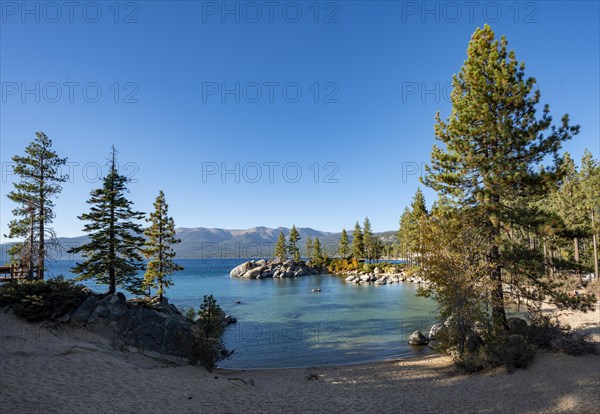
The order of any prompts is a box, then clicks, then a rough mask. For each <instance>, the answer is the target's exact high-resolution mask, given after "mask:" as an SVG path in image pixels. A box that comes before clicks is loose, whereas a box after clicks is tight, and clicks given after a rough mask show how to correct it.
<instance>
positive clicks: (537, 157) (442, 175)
mask: <svg viewBox="0 0 600 414" xmlns="http://www.w3.org/2000/svg"><path fill="white" fill-rule="evenodd" d="M524 69H525V65H524V64H523V63H520V62H518V61H517V59H516V57H515V53H514V51H508V49H507V41H506V39H505V38H504V37H502V38H501V39H500V40H496V39H495V36H494V32H493V31H492V29H491V28H490V27H489V26H488V25H485V27H484V28H483V29H477V30H476V31H475V33H474V34H473V36H472V38H471V41H470V43H469V46H468V49H467V60H466V61H465V63H464V65H463V67H462V68H461V70H460V72H459V73H458V75H455V76H454V77H453V80H452V86H453V90H452V94H451V102H452V112H451V114H450V116H449V118H448V119H447V121H442V120H441V118H440V115H439V113H438V114H437V115H436V125H435V135H436V139H437V140H438V141H439V142H440V143H441V144H442V145H443V146H444V148H441V147H438V146H437V145H434V147H433V150H432V154H431V165H428V166H426V172H427V173H426V176H425V178H424V183H425V184H427V185H428V186H430V187H432V188H433V189H435V190H436V191H438V192H439V193H440V194H441V195H442V196H444V197H447V198H448V199H449V200H451V201H452V202H453V203H454V205H455V206H457V207H459V208H462V209H467V210H469V212H470V213H471V214H474V215H475V216H477V217H478V220H476V221H477V222H478V223H479V226H480V229H479V230H480V231H481V232H482V234H483V235H485V238H486V240H487V242H488V243H489V250H488V255H487V261H488V269H489V271H488V272H487V278H488V280H489V283H490V285H491V297H490V302H491V307H492V317H493V324H494V326H495V327H506V326H507V323H506V312H505V306H504V289H503V283H504V282H509V280H504V278H503V268H504V267H508V266H513V267H514V265H515V264H516V262H515V261H514V260H513V259H514V258H515V256H519V255H521V256H522V259H523V260H521V263H522V264H524V265H525V264H526V265H529V266H528V273H527V275H528V276H531V277H532V278H533V279H532V280H531V281H532V283H536V282H540V281H539V280H538V279H535V277H536V276H535V275H539V274H543V266H541V269H539V267H540V264H539V261H536V260H531V261H530V260H529V258H528V256H527V254H526V252H524V251H523V250H522V249H521V250H519V246H516V245H510V240H508V239H507V237H506V234H507V233H508V232H509V231H510V230H511V229H512V230H513V231H514V230H515V228H529V227H531V226H534V225H538V224H539V222H538V223H536V220H537V214H536V213H537V212H536V211H533V208H532V204H531V203H529V200H530V199H532V198H533V197H536V196H537V197H539V196H542V195H544V194H545V193H547V191H548V189H549V186H550V185H551V184H552V182H554V181H555V180H556V178H557V174H556V172H557V168H556V167H557V165H556V160H557V159H558V158H559V156H558V150H559V149H560V146H561V143H562V142H563V141H566V140H568V139H570V138H571V137H572V136H573V135H574V134H577V133H578V131H579V128H578V127H576V126H575V127H573V126H570V125H569V118H568V116H567V115H565V116H564V117H563V118H562V122H561V124H560V125H559V126H558V127H556V126H553V125H552V117H551V116H550V114H549V111H550V110H549V107H548V106H545V107H544V109H543V113H542V116H541V118H540V119H538V118H537V117H536V106H537V105H538V104H539V101H540V92H539V90H535V89H534V87H535V83H536V81H535V79H534V78H526V77H525V72H524ZM549 158H551V159H553V161H554V163H553V164H552V165H548V166H546V168H544V169H540V168H538V166H539V165H540V164H541V163H542V162H543V161H545V160H547V159H549ZM510 256H513V257H510ZM533 267H538V269H537V271H533V270H534V269H533ZM555 297H556V296H555Z"/></svg>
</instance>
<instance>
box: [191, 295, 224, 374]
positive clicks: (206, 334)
mask: <svg viewBox="0 0 600 414" xmlns="http://www.w3.org/2000/svg"><path fill="white" fill-rule="evenodd" d="M192 309H193V308H192ZM188 315H189V316H188ZM186 316H188V318H189V317H190V316H191V315H190V311H189V310H188V311H187V312H186ZM225 326H226V323H225V312H223V310H222V309H221V307H220V306H219V305H218V304H217V301H216V299H215V298H214V297H213V296H212V295H208V296H207V295H205V296H204V300H203V302H202V304H201V305H200V310H198V319H197V321H196V322H195V323H194V325H193V326H192V345H191V350H190V352H189V357H188V360H189V363H190V364H192V365H197V364H198V363H201V364H202V365H203V366H204V367H205V368H206V369H208V370H209V371H210V370H212V368H214V367H215V366H216V365H217V362H219V361H221V360H223V359H225V358H228V357H229V356H231V355H232V354H233V351H229V350H228V349H227V348H226V347H225V344H224V343H223V341H222V339H221V335H222V334H223V331H224V330H225Z"/></svg>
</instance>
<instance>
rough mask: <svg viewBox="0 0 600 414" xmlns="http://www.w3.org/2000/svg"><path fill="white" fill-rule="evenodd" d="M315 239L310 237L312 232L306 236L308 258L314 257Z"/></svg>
mask: <svg viewBox="0 0 600 414" xmlns="http://www.w3.org/2000/svg"><path fill="white" fill-rule="evenodd" d="M312 250H313V241H312V239H311V238H310V234H309V235H308V236H306V257H307V258H308V260H310V259H311V257H312V253H313V251H312Z"/></svg>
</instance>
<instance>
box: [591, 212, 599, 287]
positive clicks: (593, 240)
mask: <svg viewBox="0 0 600 414" xmlns="http://www.w3.org/2000/svg"><path fill="white" fill-rule="evenodd" d="M594 221H595V220H594V210H592V229H593V228H594V224H595V223H594ZM592 244H593V245H594V274H595V276H596V280H598V236H597V235H596V233H595V232H594V234H593V235H592Z"/></svg>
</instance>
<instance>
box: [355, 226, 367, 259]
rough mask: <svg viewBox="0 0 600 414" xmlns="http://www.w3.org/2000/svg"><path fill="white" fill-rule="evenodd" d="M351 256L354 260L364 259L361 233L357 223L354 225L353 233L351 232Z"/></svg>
mask: <svg viewBox="0 0 600 414" xmlns="http://www.w3.org/2000/svg"><path fill="white" fill-rule="evenodd" d="M352 256H354V258H355V259H356V260H361V259H362V258H364V257H365V244H364V241H363V232H362V228H361V227H360V224H358V221H357V222H356V224H355V225H354V231H353V232H352Z"/></svg>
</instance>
